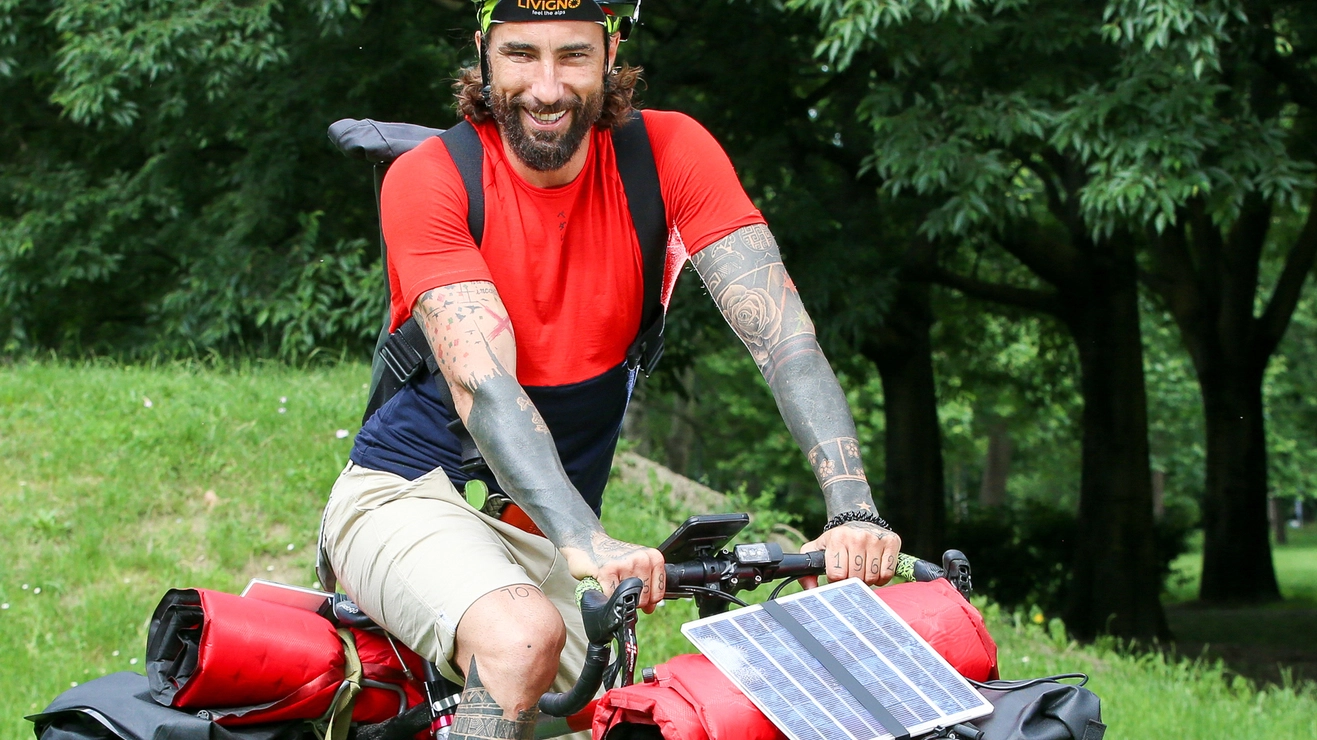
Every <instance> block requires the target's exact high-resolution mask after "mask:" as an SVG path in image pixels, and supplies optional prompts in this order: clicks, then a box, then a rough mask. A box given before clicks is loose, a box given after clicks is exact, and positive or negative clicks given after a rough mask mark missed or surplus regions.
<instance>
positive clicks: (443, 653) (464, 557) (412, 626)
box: [320, 463, 589, 737]
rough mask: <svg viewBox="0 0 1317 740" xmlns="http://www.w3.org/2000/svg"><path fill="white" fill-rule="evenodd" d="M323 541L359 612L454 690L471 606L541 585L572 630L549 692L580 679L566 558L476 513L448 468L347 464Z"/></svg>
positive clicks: (581, 652) (581, 632)
mask: <svg viewBox="0 0 1317 740" xmlns="http://www.w3.org/2000/svg"><path fill="white" fill-rule="evenodd" d="M320 537H321V546H322V547H323V548H324V550H325V553H326V554H327V555H328V557H329V562H330V564H331V565H332V566H333V568H334V572H335V573H336V574H337V575H338V579H339V582H340V583H341V584H342V586H343V590H344V591H346V592H347V594H348V596H350V597H351V598H352V600H353V601H354V602H356V604H357V606H359V607H360V608H361V610H362V611H363V612H365V613H366V614H368V615H370V617H371V618H372V619H374V620H375V621H376V622H377V623H378V624H380V625H382V626H383V627H384V628H385V629H387V630H388V631H389V632H390V633H391V634H393V635H394V636H395V637H397V638H399V639H401V640H402V641H403V642H404V643H406V644H407V645H408V646H409V647H411V648H412V649H413V650H415V651H416V652H417V653H418V654H420V655H422V656H424V657H425V658H427V659H429V660H430V661H431V662H433V663H434V664H435V665H436V666H438V668H439V670H440V672H441V673H443V674H444V676H445V677H447V678H449V679H450V680H452V681H454V682H456V683H458V684H461V683H462V679H461V677H460V676H459V674H458V673H457V672H456V671H455V670H454V669H453V666H452V660H453V650H454V643H455V638H456V632H457V625H458V623H459V622H461V621H462V615H463V614H465V613H466V610H467V608H469V607H470V606H471V605H472V604H473V603H475V602H476V600H477V599H479V598H480V597H482V596H484V595H486V594H488V593H491V592H493V591H497V590H498V589H501V588H509V587H511V588H516V587H518V586H522V587H524V584H530V585H533V586H536V587H538V588H539V589H540V590H541V591H543V592H544V594H545V596H548V597H549V600H550V601H551V602H553V605H554V606H555V607H557V608H558V612H559V613H560V614H562V618H563V622H564V623H565V624H566V625H567V646H566V647H565V648H563V651H562V657H561V659H560V661H559V664H558V677H557V678H556V679H555V680H554V684H553V688H554V690H555V691H566V690H567V689H568V688H570V687H571V685H572V683H573V682H575V680H576V676H577V674H578V673H579V672H580V670H581V664H582V662H583V661H584V660H585V647H586V640H585V629H584V627H583V626H582V624H581V612H580V610H579V609H578V608H577V606H576V603H575V591H576V579H574V578H572V576H571V574H570V573H569V572H568V570H567V561H566V560H564V559H563V558H562V556H561V555H560V554H559V553H558V548H556V547H554V546H553V544H552V543H551V542H549V541H548V540H547V539H545V538H543V537H540V536H537V535H533V534H528V533H526V532H523V531H521V530H520V529H517V528H516V527H513V526H512V525H510V524H504V523H503V522H501V521H499V520H497V519H494V518H492V517H489V516H486V515H484V514H482V513H480V512H479V511H476V510H475V509H473V508H472V507H471V506H470V505H469V504H467V502H466V499H465V498H463V497H462V495H461V494H459V493H458V492H457V489H456V488H455V487H454V486H453V484H452V482H450V481H449V480H448V476H447V475H445V474H444V472H443V471H442V470H439V469H436V470H433V471H431V472H430V473H427V474H426V475H423V476H421V477H420V478H417V479H416V480H413V481H409V480H407V479H406V478H403V477H401V476H398V475H394V474H393V473H385V472H381V471H378V470H371V469H369V468H363V467H361V466H360V465H357V464H355V463H348V466H347V467H346V468H344V470H343V472H342V474H340V475H339V477H338V480H337V481H336V482H335V483H334V490H333V492H332V493H331V494H330V496H329V503H328V505H327V506H326V507H325V517H324V521H323V523H322V524H321V535H320ZM584 737H589V735H588V734H586V735H584Z"/></svg>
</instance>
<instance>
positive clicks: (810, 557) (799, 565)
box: [773, 550, 828, 579]
mask: <svg viewBox="0 0 1317 740" xmlns="http://www.w3.org/2000/svg"><path fill="white" fill-rule="evenodd" d="M827 555H828V554H827V553H826V552H824V551H823V550H814V551H812V552H802V553H799V554H791V555H783V556H782V562H780V563H778V564H777V567H776V568H774V569H773V578H775V579H777V578H799V577H801V576H821V575H823V573H824V571H826V570H827V569H828V558H827Z"/></svg>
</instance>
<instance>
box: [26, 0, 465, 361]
mask: <svg viewBox="0 0 1317 740" xmlns="http://www.w3.org/2000/svg"><path fill="white" fill-rule="evenodd" d="M464 18H465V15H464V14H461V13H458V12H456V11H455V10H447V9H444V8H443V7H440V6H438V5H427V6H417V7H401V6H388V5H367V4H364V3H360V2H324V3H316V4H311V3H301V2H298V3H289V4H282V3H274V2H256V3H240V4H236V5H235V4H233V3H222V2H205V3H180V2H153V3H137V4H122V3H119V4H105V3H96V2H85V1H78V0H66V1H63V2H56V1H54V0H52V1H51V2H46V3H5V4H3V5H0V59H3V60H5V62H4V64H3V72H4V74H2V75H0V95H3V96H4V97H5V99H6V101H7V102H6V106H7V115H6V119H5V123H4V124H3V126H0V147H3V148H4V149H5V151H6V152H7V153H6V155H5V156H4V157H3V158H2V159H0V342H3V351H5V352H6V353H14V352H23V351H34V350H40V349H48V348H49V349H59V350H67V351H74V352H78V351H81V352H111V353H126V354H130V355H134V354H136V355H150V354H154V353H160V352H169V353H195V352H204V351H208V350H219V351H223V352H231V351H235V350H243V351H247V352H255V353H259V354H270V355H278V356H280V357H283V358H285V359H289V360H299V359H302V358H305V357H306V356H308V355H309V354H310V353H312V352H313V351H315V350H317V349H328V350H331V351H333V352H334V353H338V352H341V351H347V352H349V353H352V354H356V355H363V356H364V354H365V352H366V351H367V348H368V347H370V346H371V338H372V336H373V335H374V333H375V332H376V330H377V326H378V323H379V320H380V315H381V312H380V302H381V300H382V295H381V293H382V291H381V290H380V285H381V281H382V276H381V272H380V267H379V264H378V259H377V258H376V257H375V256H374V255H375V254H376V252H375V248H374V247H373V246H371V245H370V243H369V241H368V240H367V237H370V236H372V235H373V234H375V233H376V230H377V229H376V226H375V216H374V208H373V206H372V203H371V200H372V196H371V189H370V180H369V178H370V172H369V169H368V168H367V167H366V166H364V165H362V164H359V163H353V162H349V161H347V160H346V159H345V158H343V157H342V156H341V155H339V154H338V153H336V152H334V151H332V149H331V147H330V146H329V145H328V144H326V143H325V140H324V138H323V137H324V131H325V128H326V126H327V125H328V124H329V123H330V122H332V121H333V120H335V119H337V118H342V117H358V118H360V117H375V118H382V119H394V120H399V119H401V120H412V121H416V122H421V123H428V124H432V125H441V126H442V125H448V124H449V123H450V122H451V120H452V118H453V112H452V109H451V104H450V101H451V98H450V97H449V96H448V92H447V90H446V89H445V88H446V85H445V83H444V82H443V78H444V76H445V75H449V74H451V73H452V71H453V70H454V69H456V68H457V67H458V66H459V60H460V58H461V56H462V55H463V54H464V53H469V52H464V51H463V44H464V42H463V41H461V40H459V39H460V37H454V36H446V35H444V34H443V33H442V32H441V30H442V29H444V28H458V27H461V26H462V20H463V19H464ZM437 30H438V31H439V32H437Z"/></svg>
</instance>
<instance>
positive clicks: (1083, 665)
mask: <svg viewBox="0 0 1317 740" xmlns="http://www.w3.org/2000/svg"><path fill="white" fill-rule="evenodd" d="M366 375H367V369H366V368H365V367H363V366H359V365H345V366H342V367H335V368H329V369H321V370H306V371H302V370H294V369H289V368H285V367H281V366H275V365H262V364H254V365H249V366H243V367H236V368H227V369H223V370H213V369H204V368H201V367H199V366H195V365H165V366H161V367H154V368H146V367H115V366H111V365H78V366H71V365H63V364H19V365H16V366H11V367H6V368H4V369H0V603H3V604H8V605H9V606H8V608H4V609H0V740H18V739H19V738H30V737H31V734H30V733H31V726H30V725H29V724H28V723H27V722H25V721H24V720H22V715H24V714H28V713H31V712H33V711H36V710H39V709H41V708H42V707H44V706H45V705H46V704H47V703H48V702H49V701H50V699H51V698H53V697H54V696H55V695H56V694H58V693H59V692H60V691H62V690H64V689H66V688H68V687H69V685H70V684H71V683H73V682H81V681H86V680H89V679H90V678H93V677H95V676H99V675H102V674H104V673H107V672H111V671H118V670H136V669H140V667H141V658H142V652H143V649H144V643H145V637H146V622H147V619H148V618H149V616H150V613H151V610H152V609H153V608H154V606H155V604H156V603H157V602H158V601H159V599H160V596H161V595H162V594H163V592H164V591H165V590H166V589H168V588H170V587H181V586H206V587H210V588H219V589H224V590H238V589H240V588H241V587H242V585H243V584H245V583H246V581H247V580H248V579H250V578H252V577H255V576H260V577H267V578H275V579H277V580H282V581H285V582H290V583H297V584H303V585H307V584H310V583H312V582H313V574H312V564H313V561H314V555H313V543H314V538H315V532H316V527H317V524H318V522H319V516H320V510H321V506H322V505H323V502H324V499H325V497H326V495H327V493H328V490H329V487H330V485H331V483H332V482H333V480H334V478H335V476H336V475H337V473H338V470H339V469H340V467H341V466H342V464H343V462H344V459H345V457H346V455H347V452H348V449H349V448H350V445H351V436H350V435H349V436H348V437H346V438H342V439H340V438H339V437H338V436H337V434H336V432H337V431H338V430H340V429H344V430H347V431H348V432H349V433H352V432H355V431H356V425H357V422H358V420H359V418H360V410H361V407H362V405H363V403H364V395H365V392H364V389H363V388H362V387H361V386H362V383H363V382H365V379H366ZM148 398H149V399H150V401H151V405H150V406H149V407H148V406H147V405H146V399H148ZM285 398H286V401H283V400H281V399H285ZM280 408H283V409H284V410H285V411H284V413H280V412H279V409H280ZM606 502H607V504H606V509H605V523H606V525H607V526H608V528H609V531H610V532H612V533H613V534H615V535H616V536H619V537H622V538H624V539H629V540H632V541H637V542H645V543H657V542H659V541H661V540H662V539H663V538H664V537H666V536H667V534H668V533H669V532H670V531H671V528H672V525H673V523H674V522H676V521H679V520H680V519H681V518H682V517H683V516H684V515H685V512H683V511H680V510H679V509H678V508H676V507H674V506H673V505H672V504H671V503H670V502H669V501H668V500H667V499H666V497H664V496H652V495H647V494H646V493H645V492H643V491H641V490H640V488H639V487H638V486H627V485H621V484H616V485H614V486H612V488H611V489H610V491H609V492H608V495H607V498H606ZM290 545H291V549H289V546H290ZM25 584H26V585H27V588H23V586H24V585H25ZM38 588H39V589H40V592H39V593H38V592H37V589H38ZM987 611H988V617H989V620H990V627H991V629H992V630H993V633H994V635H995V636H996V637H997V639H998V641H999V643H1000V645H1001V661H1002V666H1003V673H1004V675H1005V676H1007V677H1022V676H1036V675H1042V674H1045V673H1051V672H1060V671H1069V670H1075V669H1080V670H1085V671H1088V672H1090V673H1091V674H1092V675H1093V682H1092V683H1091V684H1090V686H1091V687H1092V688H1093V689H1094V690H1095V691H1097V692H1098V693H1099V695H1101V696H1102V698H1103V702H1104V706H1103V708H1104V716H1105V718H1106V719H1107V720H1108V722H1109V724H1110V725H1111V733H1110V734H1109V735H1108V737H1111V738H1146V737H1157V736H1173V737H1183V738H1196V737H1202V738H1209V737H1210V738H1240V739H1243V738H1249V739H1251V738H1264V737H1265V738H1311V737H1317V695H1315V694H1314V690H1313V689H1312V688H1310V687H1304V688H1299V689H1294V688H1271V689H1266V690H1262V691H1258V690H1255V689H1254V688H1253V687H1252V686H1251V685H1249V684H1248V683H1247V682H1242V681H1239V680H1233V679H1227V678H1226V677H1225V676H1224V674H1223V672H1222V669H1221V668H1220V667H1219V666H1216V665H1209V664H1193V663H1187V662H1174V661H1171V662H1168V661H1166V660H1164V659H1162V658H1160V657H1155V656H1151V657H1137V656H1131V655H1128V654H1125V653H1122V652H1120V651H1118V650H1114V649H1112V648H1111V646H1102V645H1099V646H1086V647H1080V646H1077V645H1074V644H1073V643H1068V642H1066V641H1065V640H1064V639H1063V638H1060V639H1056V638H1054V637H1053V636H1052V634H1051V633H1049V632H1048V630H1047V629H1044V628H1043V627H1041V626H1039V625H1035V624H1033V623H1032V622H1031V621H1029V620H1027V619H1023V618H1016V617H1015V616H1014V615H1003V614H1000V613H998V612H997V611H995V610H994V609H991V608H989V609H988V610H987ZM693 616H694V614H693V608H692V605H691V604H689V603H685V602H674V603H669V604H668V605H666V606H664V607H662V608H661V609H659V610H658V612H657V613H656V614H655V615H653V616H646V617H642V619H641V623H640V625H639V630H640V638H641V649H642V656H641V661H642V663H643V664H652V663H655V662H659V661H661V660H663V659H665V658H666V657H668V656H671V655H674V654H677V653H682V652H688V651H689V650H690V648H689V646H688V645H687V643H686V641H685V639H684V638H682V637H681V635H680V633H679V632H678V627H679V626H680V624H681V623H682V622H683V621H686V620H688V619H690V618H692V617H693ZM134 660H136V661H137V662H136V663H134V662H133V661H134Z"/></svg>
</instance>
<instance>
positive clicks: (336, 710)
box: [325, 627, 361, 740]
mask: <svg viewBox="0 0 1317 740" xmlns="http://www.w3.org/2000/svg"><path fill="white" fill-rule="evenodd" d="M338 639H340V640H342V641H343V680H344V681H345V682H346V683H347V690H346V691H340V692H339V693H338V695H337V696H335V697H334V706H332V707H330V709H329V726H328V727H327V728H326V729H325V737H326V739H327V740H347V737H348V726H349V725H351V724H352V705H353V703H354V702H356V700H357V695H358V694H360V693H361V657H360V656H359V655H357V641H356V640H354V639H352V631H351V630H349V629H347V628H346V627H339V628H338Z"/></svg>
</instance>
